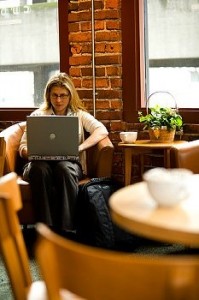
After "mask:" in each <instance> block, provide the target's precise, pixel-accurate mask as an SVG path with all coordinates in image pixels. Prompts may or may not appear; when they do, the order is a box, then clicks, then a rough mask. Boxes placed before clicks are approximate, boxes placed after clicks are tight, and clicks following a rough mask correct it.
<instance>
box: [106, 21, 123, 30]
mask: <svg viewBox="0 0 199 300" xmlns="http://www.w3.org/2000/svg"><path fill="white" fill-rule="evenodd" d="M106 29H108V30H113V29H121V22H120V21H118V20H110V21H109V20H108V21H107V22H106Z"/></svg>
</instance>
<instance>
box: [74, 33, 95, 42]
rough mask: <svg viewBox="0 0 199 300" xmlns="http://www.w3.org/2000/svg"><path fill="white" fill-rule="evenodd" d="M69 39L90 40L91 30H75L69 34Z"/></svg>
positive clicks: (77, 40) (76, 40) (75, 40)
mask: <svg viewBox="0 0 199 300" xmlns="http://www.w3.org/2000/svg"><path fill="white" fill-rule="evenodd" d="M69 41H70V42H73V43H74V42H76V43H81V42H89V41H91V32H80V33H79V32H75V33H70V34H69Z"/></svg>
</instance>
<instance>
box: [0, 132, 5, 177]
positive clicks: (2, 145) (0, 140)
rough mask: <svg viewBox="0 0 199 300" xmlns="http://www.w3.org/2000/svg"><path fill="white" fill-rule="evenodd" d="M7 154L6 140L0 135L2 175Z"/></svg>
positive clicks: (0, 174)
mask: <svg viewBox="0 0 199 300" xmlns="http://www.w3.org/2000/svg"><path fill="white" fill-rule="evenodd" d="M5 156H6V142H5V140H4V137H3V136H1V137H0V176H3V171H4V163H5Z"/></svg>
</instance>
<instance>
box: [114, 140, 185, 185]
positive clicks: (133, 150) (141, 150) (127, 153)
mask: <svg viewBox="0 0 199 300" xmlns="http://www.w3.org/2000/svg"><path fill="white" fill-rule="evenodd" d="M186 142H187V141H174V142H172V143H152V142H151V141H150V140H137V141H136V142H135V143H134V144H124V143H119V144H118V146H119V147H122V148H123V149H124V164H125V186H126V185H129V184H130V183H131V170H132V155H136V154H138V155H140V158H141V175H142V174H143V172H144V154H149V153H152V152H153V150H154V149H162V150H163V155H164V166H165V168H169V167H170V148H171V147H172V146H173V145H176V144H180V143H186Z"/></svg>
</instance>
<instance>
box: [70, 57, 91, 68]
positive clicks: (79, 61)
mask: <svg viewBox="0 0 199 300" xmlns="http://www.w3.org/2000/svg"><path fill="white" fill-rule="evenodd" d="M90 63H91V56H90V55H87V56H73V57H70V58H69V64H70V65H71V66H77V65H88V64H90Z"/></svg>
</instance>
